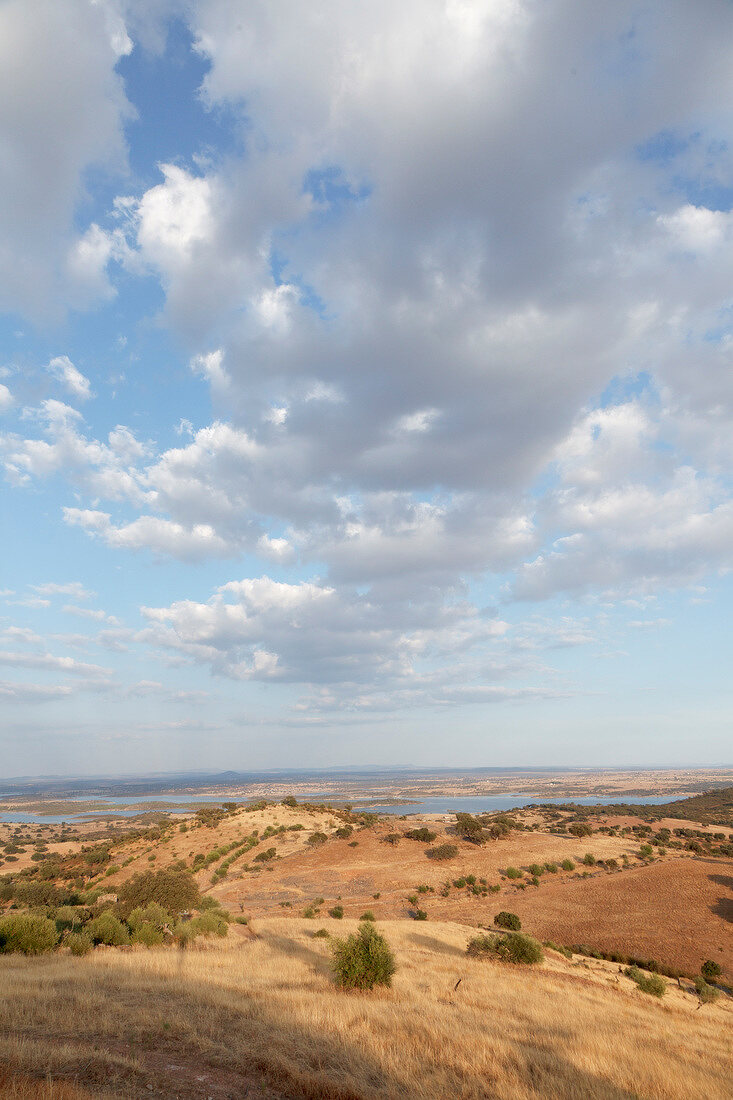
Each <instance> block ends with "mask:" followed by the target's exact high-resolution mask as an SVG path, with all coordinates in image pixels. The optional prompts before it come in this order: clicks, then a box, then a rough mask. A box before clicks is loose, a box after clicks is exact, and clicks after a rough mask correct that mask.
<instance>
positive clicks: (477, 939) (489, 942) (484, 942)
mask: <svg viewBox="0 0 733 1100" xmlns="http://www.w3.org/2000/svg"><path fill="white" fill-rule="evenodd" d="M466 954H467V955H470V956H471V957H472V958H479V959H480V958H483V957H485V956H486V955H493V954H495V952H494V938H493V936H484V935H479V936H474V937H473V938H472V939H470V940H469V941H468V946H467V947H466Z"/></svg>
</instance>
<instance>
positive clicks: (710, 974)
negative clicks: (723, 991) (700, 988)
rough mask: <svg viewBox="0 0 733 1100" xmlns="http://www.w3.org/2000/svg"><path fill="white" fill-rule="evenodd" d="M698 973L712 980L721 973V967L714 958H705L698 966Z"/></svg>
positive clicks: (707, 979)
mask: <svg viewBox="0 0 733 1100" xmlns="http://www.w3.org/2000/svg"><path fill="white" fill-rule="evenodd" d="M700 973H701V974H702V976H703V978H705V980H706V981H708V982H714V981H715V979H716V978H719V977H720V975H721V974H722V973H723V969H722V967H721V966H720V964H719V963H716V962H715V960H714V959H706V960H705V962H704V963H703V964H702V966H701V967H700Z"/></svg>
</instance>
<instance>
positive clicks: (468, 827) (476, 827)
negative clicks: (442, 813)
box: [456, 813, 484, 844]
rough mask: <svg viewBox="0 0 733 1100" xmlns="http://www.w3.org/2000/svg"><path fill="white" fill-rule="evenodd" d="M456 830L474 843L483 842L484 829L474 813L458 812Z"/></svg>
mask: <svg viewBox="0 0 733 1100" xmlns="http://www.w3.org/2000/svg"><path fill="white" fill-rule="evenodd" d="M456 830H457V832H458V835H459V836H461V837H463V839H464V840H469V841H470V842H471V843H472V844H483V842H484V830H483V826H482V824H481V822H480V821H479V820H478V819H477V818H475V817H474V816H473V814H466V813H458V814H456Z"/></svg>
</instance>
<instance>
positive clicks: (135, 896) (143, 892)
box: [117, 870, 201, 918]
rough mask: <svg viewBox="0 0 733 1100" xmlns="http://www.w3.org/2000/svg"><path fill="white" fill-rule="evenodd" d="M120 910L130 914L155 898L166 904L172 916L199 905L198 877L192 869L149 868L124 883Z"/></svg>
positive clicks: (120, 895) (119, 911)
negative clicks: (194, 876) (195, 877)
mask: <svg viewBox="0 0 733 1100" xmlns="http://www.w3.org/2000/svg"><path fill="white" fill-rule="evenodd" d="M118 897H119V903H118V906H117V911H118V913H119V915H120V916H121V917H127V916H128V914H129V913H131V912H132V910H133V909H137V908H138V906H145V905H148V904H149V903H150V902H151V901H154V902H157V903H158V905H162V907H163V908H164V909H166V910H167V911H168V912H169V913H170V914H171V916H172V917H174V918H175V917H178V916H179V915H180V914H181V913H183V912H186V911H187V910H189V909H196V908H198V906H199V902H200V900H201V896H200V894H199V890H198V886H197V885H196V880H195V879H194V878H193V876H192V875H191V874H190V873H189V872H188V871H162V870H161V871H146V872H145V873H144V874H141V875H136V876H135V877H134V878H131V879H129V880H128V882H125V883H123V884H122V885H121V886H120V888H119V891H118Z"/></svg>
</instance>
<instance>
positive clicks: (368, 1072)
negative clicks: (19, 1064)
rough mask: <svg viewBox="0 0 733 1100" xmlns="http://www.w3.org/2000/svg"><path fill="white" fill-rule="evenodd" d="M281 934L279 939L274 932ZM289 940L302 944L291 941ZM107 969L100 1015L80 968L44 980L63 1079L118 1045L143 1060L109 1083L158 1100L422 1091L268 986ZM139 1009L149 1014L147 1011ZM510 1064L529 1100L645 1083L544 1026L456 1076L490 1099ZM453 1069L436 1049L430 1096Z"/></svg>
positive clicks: (629, 1097)
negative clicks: (571, 1051) (169, 1026)
mask: <svg viewBox="0 0 733 1100" xmlns="http://www.w3.org/2000/svg"><path fill="white" fill-rule="evenodd" d="M426 938H427V937H426ZM271 942H273V945H274V939H273V941H271ZM286 942H287V943H289V944H290V946H291V947H292V942H291V941H286ZM105 978H106V980H105V983H104V985H103V986H100V987H99V990H98V1003H97V1004H96V1005H95V1014H94V1016H92V1017H90V1016H89V1014H80V1017H81V1016H83V1017H84V1018H83V1019H82V1018H79V1019H77V1017H76V1016H74V1015H70V1014H69V1013H68V1012H67V1011H66V1006H68V1004H69V1003H71V1002H72V1000H73V995H74V989H75V975H74V971H73V969H72V968H69V969H68V970H67V971H66V973H57V974H56V975H55V979H54V981H53V983H51V984H50V985H48V986H47V987H44V988H45V990H46V991H45V994H44V996H45V997H46V998H51V999H52V1000H54V1001H57V1002H58V1006H59V1012H58V1015H57V1017H56V1018H57V1019H58V1020H59V1021H63V1034H61V1030H62V1029H61V1028H60V1029H59V1033H58V1034H53V1035H49V1034H46V1035H45V1036H44V1038H45V1039H46V1040H51V1041H52V1042H53V1044H54V1047H55V1048H58V1049H61V1048H62V1047H63V1048H64V1049H65V1050H66V1052H67V1053H66V1055H65V1057H64V1058H63V1059H62V1058H59V1061H58V1062H57V1061H55V1060H54V1059H50V1061H49V1065H48V1067H47V1068H48V1072H49V1075H50V1076H51V1077H52V1078H55V1079H56V1080H57V1081H58V1080H59V1079H61V1080H63V1079H66V1080H67V1081H69V1080H71V1081H78V1082H79V1084H81V1085H82V1086H84V1085H86V1086H87V1087H94V1086H96V1085H97V1084H98V1083H99V1082H98V1081H97V1080H92V1079H90V1078H91V1075H90V1074H89V1073H88V1066H89V1057H88V1055H89V1052H90V1051H91V1050H92V1049H94V1050H95V1051H101V1052H102V1053H100V1054H99V1055H97V1056H96V1057H98V1058H103V1057H104V1052H105V1051H107V1052H108V1053H110V1054H111V1053H113V1051H114V1049H115V1048H117V1047H119V1053H120V1054H127V1055H128V1056H130V1055H132V1054H133V1053H134V1058H135V1063H134V1067H133V1066H132V1065H130V1067H129V1069H126V1068H125V1066H124V1065H123V1064H122V1063H121V1062H119V1063H118V1066H117V1067H116V1071H115V1079H113V1080H111V1081H109V1084H112V1085H113V1086H115V1087H117V1086H121V1087H122V1089H123V1091H124V1094H125V1095H126V1096H129V1097H135V1098H138V1097H144V1096H148V1095H151V1093H152V1094H153V1095H155V1096H156V1097H157V1098H158V1100H174V1098H175V1100H194V1098H195V1100H200V1098H202V1097H205V1096H207V1095H208V1096H212V1095H216V1096H217V1097H222V1098H223V1097H224V1096H235V1095H237V1096H248V1097H250V1098H251V1100H265V1098H268V1100H269V1098H273V1097H277V1098H282V1100H285V1098H288V1100H295V1098H296V1097H298V1098H301V1100H385V1098H397V1097H409V1096H413V1095H415V1091H416V1082H415V1080H414V1078H413V1077H412V1076H411V1075H410V1072H409V1071H408V1070H407V1069H405V1070H404V1071H403V1070H400V1069H399V1068H395V1066H394V1063H391V1064H389V1065H387V1064H385V1063H384V1062H383V1061H382V1060H381V1059H380V1058H379V1057H378V1056H377V1055H376V1054H373V1053H370V1052H368V1051H367V1050H365V1048H364V1046H363V1045H362V1044H360V1043H359V1041H358V1038H357V1037H356V1036H355V1037H354V1039H353V1040H350V1039H349V1038H348V1037H347V1036H344V1035H341V1036H340V1037H337V1036H329V1035H327V1034H324V1032H323V1030H318V1029H316V1028H315V1027H313V1028H310V1027H307V1026H306V1025H304V1024H303V1022H302V1019H297V1018H296V1017H295V1014H289V1013H288V1007H287V1003H283V1002H279V1003H274V1004H273V1005H269V1004H268V1002H267V999H266V997H263V995H262V993H257V994H256V995H254V996H253V995H252V994H250V993H248V992H247V991H246V990H245V989H242V991H241V994H238V995H237V994H236V991H232V990H217V989H215V988H211V987H209V988H206V987H202V985H201V984H200V983H199V982H196V981H195V980H186V979H185V978H184V979H179V981H178V982H177V984H176V986H175V987H171V985H170V983H169V982H168V981H167V980H165V979H162V980H156V979H155V977H154V976H148V977H147V978H146V979H145V980H144V981H142V982H141V980H140V977H139V976H135V975H127V974H125V973H123V972H109V973H108V974H107V975H106V976H105ZM233 992H234V993H235V995H234V996H233V995H232V994H233ZM28 994H29V1002H28V1004H27V1006H26V1010H25V1011H24V1013H23V1017H22V1024H21V1025H20V1026H19V1027H18V1028H17V1029H16V1033H15V1035H16V1038H17V1039H22V1038H24V1037H25V1038H26V1039H28V1040H30V1041H33V1039H34V1038H36V1039H37V1038H38V1035H37V1027H34V1021H33V1000H32V991H31V990H28ZM342 996H350V995H349V994H343V995H342ZM141 999H142V1001H143V1004H141V1003H140V1002H141ZM151 1003H153V1004H157V1003H161V1004H164V1005H165V1013H164V1018H165V1019H172V1020H190V1021H195V1027H194V1030H193V1031H192V1030H191V1029H190V1028H187V1027H183V1026H181V1031H180V1037H177V1036H176V1034H175V1031H171V1030H165V1028H166V1025H165V1023H163V1024H162V1025H161V1026H162V1027H163V1028H164V1030H162V1031H161V1032H160V1033H159V1034H158V1033H157V1032H156V1031H155V1027H154V1026H153V1025H152V1024H151V1019H150V1005H151ZM141 1008H142V1009H143V1013H142V1018H138V1017H137V1013H138V1011H139V1009H141ZM121 1011H122V1018H123V1019H124V1021H125V1024H126V1027H125V1036H126V1037H125V1039H122V1038H120V1039H119V1040H116V1041H113V1042H110V1036H109V1032H108V1030H107V1029H106V1028H105V1023H108V1022H109V1020H110V1019H115V1018H120V1016H121ZM95 1020H98V1021H99V1026H98V1027H95V1023H94V1021H95ZM24 1033H26V1034H25V1035H24ZM64 1044H65V1046H64ZM72 1050H73V1052H74V1053H73V1056H70V1052H71V1051H72ZM507 1060H508V1062H509V1065H508V1066H507V1064H506V1063H507ZM448 1061H449V1059H448ZM51 1063H52V1064H51ZM507 1069H508V1070H509V1072H510V1074H511V1076H512V1080H513V1084H514V1085H515V1086H516V1085H519V1087H520V1088H521V1089H522V1093H521V1094H522V1095H524V1096H526V1097H527V1100H540V1098H541V1100H545V1098H548V1097H552V1098H553V1100H578V1098H579V1097H583V1100H638V1095H637V1094H636V1093H632V1092H629V1091H628V1090H627V1089H625V1088H622V1087H619V1086H617V1085H615V1084H613V1083H612V1082H610V1081H608V1080H607V1079H606V1078H605V1077H603V1076H600V1075H596V1074H594V1073H591V1072H588V1071H586V1070H584V1069H581V1068H579V1067H577V1066H575V1065H573V1064H572V1063H571V1062H570V1061H569V1060H568V1059H567V1058H566V1057H565V1056H564V1053H563V1042H562V1041H560V1040H559V1039H558V1036H557V1035H554V1034H553V1033H552V1031H551V1030H550V1029H547V1028H542V1027H540V1028H538V1029H536V1030H535V1031H534V1032H533V1033H532V1034H531V1035H529V1034H528V1035H527V1037H526V1038H524V1037H522V1038H516V1039H514V1040H513V1041H511V1042H510V1043H509V1046H508V1050H507V1051H506V1053H505V1054H502V1056H501V1057H500V1058H499V1060H498V1061H497V1064H496V1071H495V1072H493V1070H492V1069H489V1070H488V1072H487V1071H484V1072H483V1073H482V1074H478V1073H477V1074H476V1075H472V1074H471V1073H470V1072H465V1071H464V1072H462V1073H461V1074H460V1075H459V1076H460V1080H458V1081H456V1080H453V1088H455V1086H456V1085H457V1086H458V1089H459V1091H460V1094H461V1095H469V1094H470V1095H479V1092H478V1091H477V1090H481V1091H480V1094H481V1095H484V1096H486V1097H487V1098H490V1097H492V1096H496V1095H498V1094H500V1093H503V1092H504V1086H505V1085H506V1080H505V1079H504V1075H505V1073H506V1072H507ZM431 1079H432V1080H431ZM447 1079H448V1078H447V1077H446V1064H445V1063H444V1062H443V1060H442V1056H441V1051H440V1050H439V1049H436V1050H435V1052H434V1054H433V1055H428V1056H427V1057H426V1058H425V1061H424V1064H423V1065H422V1067H421V1081H420V1091H421V1093H422V1094H423V1095H426V1096H431V1095H432V1096H439V1095H445V1093H442V1092H441V1088H443V1087H444V1086H445V1084H446V1080H447Z"/></svg>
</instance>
